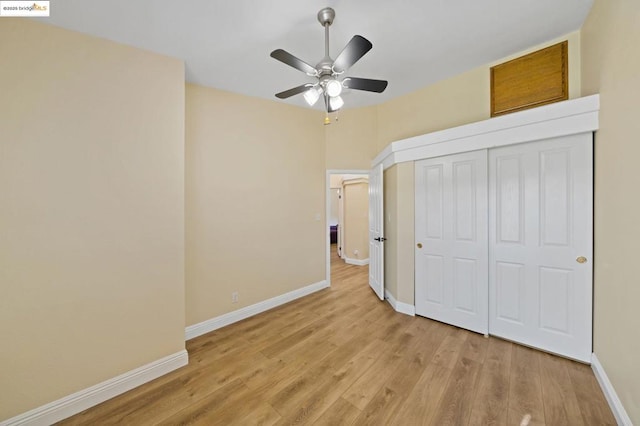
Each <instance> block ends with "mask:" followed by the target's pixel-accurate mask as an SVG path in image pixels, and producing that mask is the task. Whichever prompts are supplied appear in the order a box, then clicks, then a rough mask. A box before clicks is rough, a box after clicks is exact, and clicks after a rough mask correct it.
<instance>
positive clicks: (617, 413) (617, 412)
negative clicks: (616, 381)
mask: <svg viewBox="0 0 640 426" xmlns="http://www.w3.org/2000/svg"><path fill="white" fill-rule="evenodd" d="M591 369H592V370H593V373H594V374H595V376H596V379H597V380H598V383H599V384H600V388H602V392H603V393H604V396H605V398H607V402H608V403H609V407H611V411H613V415H614V417H615V418H616V422H618V424H619V425H622V426H633V423H631V418H629V415H628V414H627V411H626V410H625V409H624V406H623V405H622V401H620V398H618V394H617V393H616V390H615V389H614V388H613V385H612V384H611V382H610V381H609V377H608V376H607V373H606V372H605V371H604V367H602V364H600V361H599V360H598V357H597V356H596V354H595V353H594V354H591Z"/></svg>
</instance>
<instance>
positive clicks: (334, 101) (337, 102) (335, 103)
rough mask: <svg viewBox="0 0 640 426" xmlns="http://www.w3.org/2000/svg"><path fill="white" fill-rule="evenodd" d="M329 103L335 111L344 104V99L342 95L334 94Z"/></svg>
mask: <svg viewBox="0 0 640 426" xmlns="http://www.w3.org/2000/svg"><path fill="white" fill-rule="evenodd" d="M329 105H330V106H331V109H332V110H333V111H337V110H339V109H340V108H342V106H343V105H344V101H343V100H342V98H341V97H340V96H334V97H331V98H329Z"/></svg>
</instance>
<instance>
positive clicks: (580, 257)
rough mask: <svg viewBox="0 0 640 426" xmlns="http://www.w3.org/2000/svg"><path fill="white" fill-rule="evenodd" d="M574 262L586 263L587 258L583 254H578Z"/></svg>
mask: <svg viewBox="0 0 640 426" xmlns="http://www.w3.org/2000/svg"><path fill="white" fill-rule="evenodd" d="M576 262H578V263H586V262H587V258H586V257H584V256H579V257H577V258H576Z"/></svg>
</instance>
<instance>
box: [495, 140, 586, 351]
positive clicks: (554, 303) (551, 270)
mask: <svg viewBox="0 0 640 426" xmlns="http://www.w3.org/2000/svg"><path fill="white" fill-rule="evenodd" d="M592 173H593V172H592V136H591V134H582V135H574V136H569V137H563V138H558V139H552V140H547V141H542V142H534V143H527V144H522V145H514V146H509V147H504V148H497V149H492V150H490V151H489V315H490V316H489V330H490V333H491V334H494V335H497V336H500V337H504V338H507V339H510V340H514V341H517V342H521V343H524V344H527V345H530V346H534V347H538V348H541V349H544V350H547V351H550V352H555V353H558V354H560V355H564V356H567V357H570V358H575V359H578V360H581V361H587V362H588V361H589V360H590V357H591V327H592V318H591V306H592V271H591V264H590V262H591V260H592V251H593V248H592V207H591V206H592V200H593V186H592V182H593V180H592ZM582 259H584V260H585V262H584V263H580V262H581V261H582ZM516 270H517V271H518V272H517V273H516Z"/></svg>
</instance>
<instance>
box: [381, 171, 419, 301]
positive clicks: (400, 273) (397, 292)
mask: <svg viewBox="0 0 640 426" xmlns="http://www.w3.org/2000/svg"><path fill="white" fill-rule="evenodd" d="M414 198H415V194H414V167H413V162H406V163H399V164H396V165H394V166H392V167H390V168H389V169H387V170H385V172H384V214H385V223H384V226H385V229H384V234H385V236H386V238H387V241H385V250H384V255H385V258H384V280H385V281H384V285H385V289H386V290H388V291H389V292H390V293H391V295H392V296H393V297H394V298H395V299H396V300H397V301H399V302H403V303H408V304H410V305H413V303H414V293H415V291H414V269H415V268H414V247H413V243H414V240H415V237H414V235H413V230H414V216H415V208H414Z"/></svg>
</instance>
